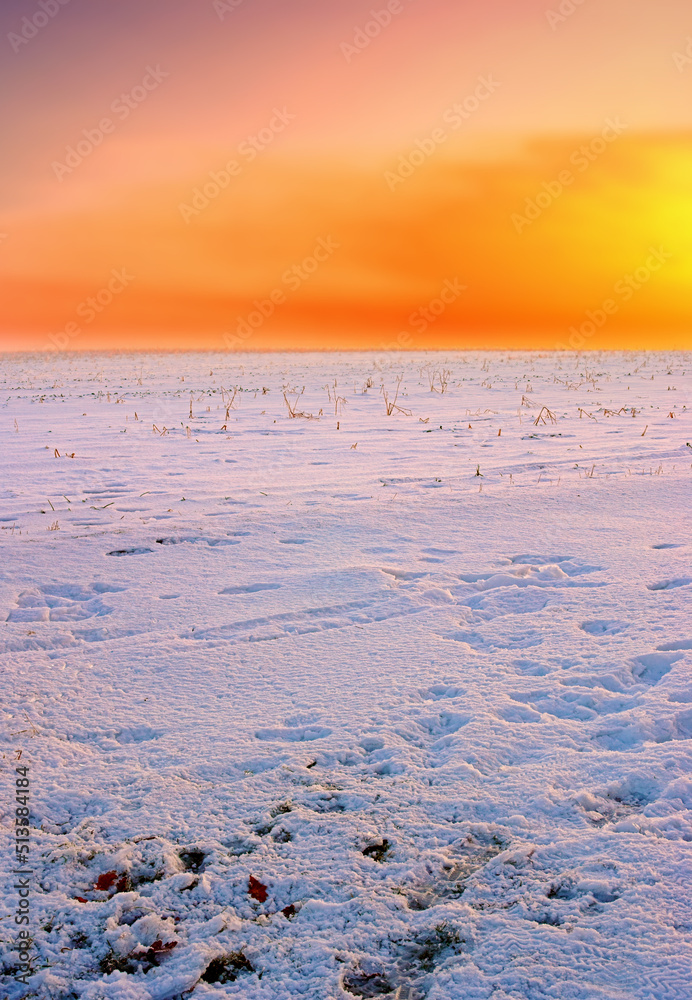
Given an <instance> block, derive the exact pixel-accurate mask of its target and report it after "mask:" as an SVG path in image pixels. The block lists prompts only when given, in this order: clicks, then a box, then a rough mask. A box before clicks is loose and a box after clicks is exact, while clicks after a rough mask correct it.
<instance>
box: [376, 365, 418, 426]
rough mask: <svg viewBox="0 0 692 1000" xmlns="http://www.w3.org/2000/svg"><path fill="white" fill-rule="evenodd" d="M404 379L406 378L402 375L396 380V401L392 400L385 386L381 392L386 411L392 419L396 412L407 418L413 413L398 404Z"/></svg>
mask: <svg viewBox="0 0 692 1000" xmlns="http://www.w3.org/2000/svg"><path fill="white" fill-rule="evenodd" d="M403 378H404V376H403V375H400V376H399V378H398V379H397V380H396V392H395V393H394V399H391V398H390V396H389V393H388V392H387V390H386V389H385V387H384V385H383V386H382V388H381V390H380V391H381V393H382V395H383V397H384V405H385V409H386V410H387V416H388V417H391V415H392V413H394V411H396V412H397V413H403V414H404V415H405V416H407V417H410V416H411V413H412V411H411V410H407V409H406V408H405V407H403V406H399V404H398V403H397V399H398V398H399V390H400V389H401V383H402V381H403Z"/></svg>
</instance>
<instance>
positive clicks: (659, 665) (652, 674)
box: [632, 653, 682, 686]
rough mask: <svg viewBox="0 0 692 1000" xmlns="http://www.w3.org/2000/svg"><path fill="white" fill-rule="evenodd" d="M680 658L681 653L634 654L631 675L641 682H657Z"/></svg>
mask: <svg viewBox="0 0 692 1000" xmlns="http://www.w3.org/2000/svg"><path fill="white" fill-rule="evenodd" d="M681 658H682V654H678V655H677V656H675V655H670V654H666V653H645V654H644V655H643V656H636V657H635V658H634V660H633V661H632V662H633V668H632V676H633V677H634V678H635V680H637V681H639V682H640V683H643V684H648V685H650V686H651V685H654V684H658V683H659V682H660V681H661V680H663V678H664V677H665V675H666V674H667V673H669V671H670V670H671V669H672V667H673V664H674V663H675V662H676V661H677V660H680V659H681Z"/></svg>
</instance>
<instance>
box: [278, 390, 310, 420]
mask: <svg viewBox="0 0 692 1000" xmlns="http://www.w3.org/2000/svg"><path fill="white" fill-rule="evenodd" d="M304 392H305V386H303V388H302V389H301V390H300V392H298V391H297V390H294V392H293V395H295V399H294V400H293V402H291V400H290V399H289V398H288V391H287V390H284V394H283V395H284V403H285V404H286V409H287V410H288V416H289V419H297V418H298V417H304V418H305V419H306V420H314V419H315V418H314V417H313V415H312V413H303V412H302V410H297V409H296V407H297V406H298V401H299V399H300V397H301V396H302V395H303V393H304Z"/></svg>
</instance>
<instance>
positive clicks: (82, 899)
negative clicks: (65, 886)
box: [75, 896, 89, 903]
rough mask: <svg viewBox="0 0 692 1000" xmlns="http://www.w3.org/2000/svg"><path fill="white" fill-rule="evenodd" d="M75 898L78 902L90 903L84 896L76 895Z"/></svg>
mask: <svg viewBox="0 0 692 1000" xmlns="http://www.w3.org/2000/svg"><path fill="white" fill-rule="evenodd" d="M75 899H76V900H77V902H78V903H88V902H89V900H88V899H85V898H84V896H75Z"/></svg>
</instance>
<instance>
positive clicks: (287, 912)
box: [281, 903, 296, 920]
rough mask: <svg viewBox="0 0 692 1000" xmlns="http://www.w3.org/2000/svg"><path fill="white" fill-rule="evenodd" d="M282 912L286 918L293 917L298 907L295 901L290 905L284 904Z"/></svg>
mask: <svg viewBox="0 0 692 1000" xmlns="http://www.w3.org/2000/svg"><path fill="white" fill-rule="evenodd" d="M281 912H282V913H283V915H284V916H285V917H286V920H288V918H289V917H292V916H293V914H294V913H295V912H296V908H295V906H294V905H293V903H289V904H288V906H284V908H283V910H282V911H281Z"/></svg>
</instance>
